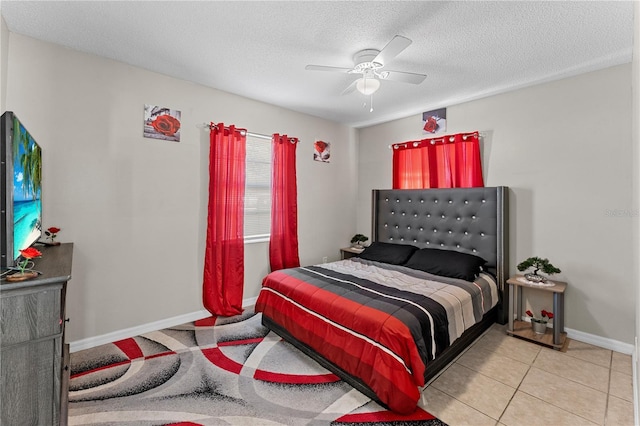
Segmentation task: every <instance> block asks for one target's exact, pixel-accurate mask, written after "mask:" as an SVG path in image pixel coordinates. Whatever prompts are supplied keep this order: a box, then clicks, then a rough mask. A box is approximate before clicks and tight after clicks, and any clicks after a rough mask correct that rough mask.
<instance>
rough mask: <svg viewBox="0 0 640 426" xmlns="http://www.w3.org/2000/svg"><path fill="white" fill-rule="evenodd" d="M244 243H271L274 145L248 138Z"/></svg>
mask: <svg viewBox="0 0 640 426" xmlns="http://www.w3.org/2000/svg"><path fill="white" fill-rule="evenodd" d="M246 144H247V145H246V146H247V154H246V180H245V195H244V240H245V242H255V241H264V240H268V239H269V236H270V233H271V143H270V142H269V141H265V140H262V139H258V138H255V137H252V136H247V142H246Z"/></svg>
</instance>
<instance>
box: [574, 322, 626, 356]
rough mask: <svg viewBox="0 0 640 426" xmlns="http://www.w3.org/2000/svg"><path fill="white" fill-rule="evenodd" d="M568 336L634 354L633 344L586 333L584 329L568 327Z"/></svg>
mask: <svg viewBox="0 0 640 426" xmlns="http://www.w3.org/2000/svg"><path fill="white" fill-rule="evenodd" d="M564 331H566V332H567V337H568V338H570V339H574V340H579V341H581V342H583V343H589V344H590V345H594V346H599V347H601V348H604V349H611V350H612V351H616V352H620V353H623V354H626V355H633V352H634V351H633V349H634V348H633V344H631V343H624V342H620V341H618V340H613V339H609V338H607V337H601V336H596V335H595V334H589V333H585V332H583V331H578V330H573V329H571V328H566V327H565V329H564Z"/></svg>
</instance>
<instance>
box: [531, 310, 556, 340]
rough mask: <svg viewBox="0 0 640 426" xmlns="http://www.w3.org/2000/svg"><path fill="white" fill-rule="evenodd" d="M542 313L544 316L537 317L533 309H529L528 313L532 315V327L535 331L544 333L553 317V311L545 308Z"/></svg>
mask: <svg viewBox="0 0 640 426" xmlns="http://www.w3.org/2000/svg"><path fill="white" fill-rule="evenodd" d="M540 314H541V315H542V317H541V318H536V317H535V316H533V313H532V312H531V311H529V310H527V315H529V316H530V317H531V327H532V328H533V331H534V332H535V333H537V334H544V333H545V332H546V331H547V323H548V322H549V320H550V319H552V318H553V313H551V312H548V311H545V310H544V309H543V310H542V311H541V312H540Z"/></svg>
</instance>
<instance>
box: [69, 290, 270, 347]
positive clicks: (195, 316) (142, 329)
mask: <svg viewBox="0 0 640 426" xmlns="http://www.w3.org/2000/svg"><path fill="white" fill-rule="evenodd" d="M257 299H258V298H257V297H253V298H250V299H244V300H243V301H242V306H243V307H245V308H246V307H249V306H253V305H254V304H255V303H256V300H257ZM210 316H211V313H209V311H207V310H204V309H203V310H201V311H196V312H191V313H188V314H184V315H178V316H176V317H171V318H166V319H163V320H160V321H154V322H150V323H147V324H142V325H138V326H135V327H131V328H125V329H124V330H117V331H113V332H111V333H107V334H103V335H100V336H94V337H88V338H86V339H81V340H76V341H74V342H70V343H69V351H70V352H78V351H81V350H84V349H89V348H94V347H96V346H100V345H104V344H107V343H112V342H117V341H118V340H122V339H129V338H131V337H134V336H139V335H141V334H145V333H150V332H152V331H157V330H162V329H164V328H169V327H175V326H176V325H180V324H184V323H187V322H192V321H197V320H199V319H203V318H207V317H210Z"/></svg>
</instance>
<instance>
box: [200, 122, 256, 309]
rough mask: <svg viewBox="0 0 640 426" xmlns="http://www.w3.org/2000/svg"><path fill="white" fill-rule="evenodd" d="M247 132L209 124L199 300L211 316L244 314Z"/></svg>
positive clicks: (231, 127) (232, 127) (221, 124)
mask: <svg viewBox="0 0 640 426" xmlns="http://www.w3.org/2000/svg"><path fill="white" fill-rule="evenodd" d="M245 134H246V132H244V131H242V132H241V131H240V130H239V129H236V128H235V127H234V126H229V127H225V126H224V124H223V123H219V124H217V125H214V124H213V123H211V134H210V153H209V214H208V219H207V245H206V249H205V258H204V274H203V292H202V293H203V294H202V298H203V302H204V307H205V308H206V309H207V310H208V311H209V312H211V313H212V314H214V315H221V316H231V315H237V314H240V313H242V292H243V287H244V185H245V161H246V160H245V153H246V144H245V142H246V136H245Z"/></svg>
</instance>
